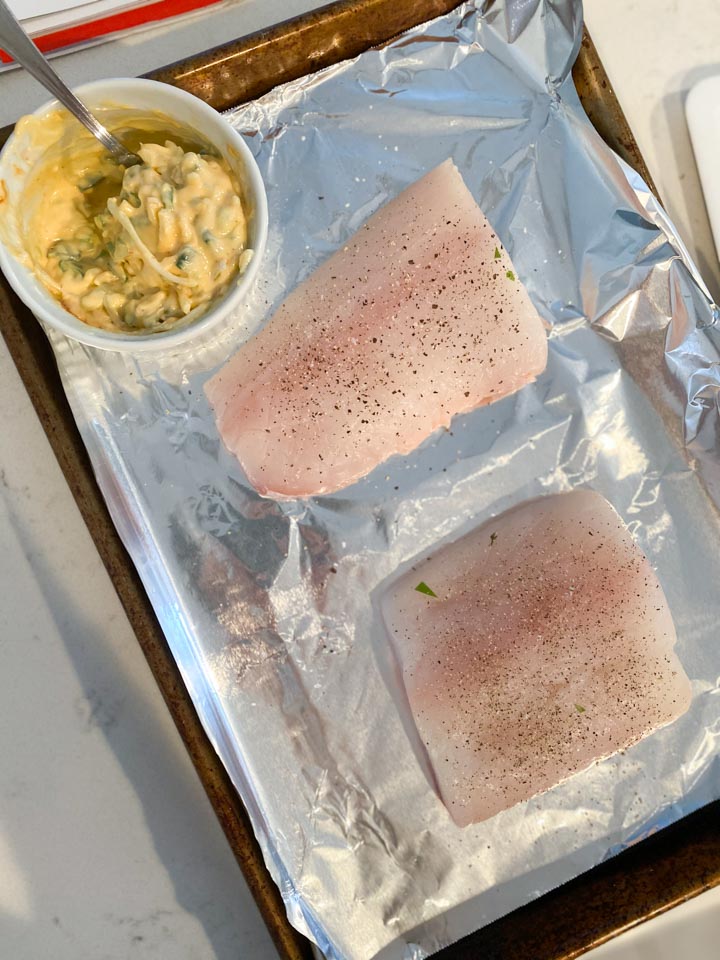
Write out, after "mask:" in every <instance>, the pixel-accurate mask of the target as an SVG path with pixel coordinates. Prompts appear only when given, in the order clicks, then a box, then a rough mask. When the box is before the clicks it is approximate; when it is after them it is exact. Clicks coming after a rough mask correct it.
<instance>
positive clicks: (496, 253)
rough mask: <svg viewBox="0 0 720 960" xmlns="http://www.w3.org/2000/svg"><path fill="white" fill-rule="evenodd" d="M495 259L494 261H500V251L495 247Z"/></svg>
mask: <svg viewBox="0 0 720 960" xmlns="http://www.w3.org/2000/svg"><path fill="white" fill-rule="evenodd" d="M495 259H496V260H499V259H500V251H499V250H498V248H497V247H495Z"/></svg>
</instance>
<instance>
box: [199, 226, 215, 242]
mask: <svg viewBox="0 0 720 960" xmlns="http://www.w3.org/2000/svg"><path fill="white" fill-rule="evenodd" d="M214 240H215V234H214V233H213V232H212V230H207V229H206V230H203V232H202V242H203V243H212V242H213V241H214Z"/></svg>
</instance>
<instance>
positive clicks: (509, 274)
mask: <svg viewBox="0 0 720 960" xmlns="http://www.w3.org/2000/svg"><path fill="white" fill-rule="evenodd" d="M505 276H506V277H507V278H508V280H514V279H515V274H514V273H513V272H512V270H508V272H507V273H506V274H505Z"/></svg>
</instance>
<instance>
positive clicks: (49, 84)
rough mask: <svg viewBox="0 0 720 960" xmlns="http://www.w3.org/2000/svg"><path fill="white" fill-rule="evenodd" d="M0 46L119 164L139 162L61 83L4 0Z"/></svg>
mask: <svg viewBox="0 0 720 960" xmlns="http://www.w3.org/2000/svg"><path fill="white" fill-rule="evenodd" d="M0 46H2V48H3V50H5V51H6V52H7V53H9V54H10V56H11V57H12V58H13V59H14V60H15V61H16V62H17V63H19V64H21V65H22V66H23V67H25V69H26V70H27V72H28V73H29V74H31V75H32V76H33V77H35V79H36V80H39V81H40V83H41V84H42V85H43V86H44V87H45V88H46V89H47V90H49V91H50V93H52V95H53V96H54V97H56V98H57V99H58V100H59V101H60V103H61V104H62V105H63V106H64V107H66V108H67V109H68V110H69V111H70V113H72V115H73V116H74V117H77V119H78V120H79V121H80V123H82V124H84V125H85V126H86V127H87V128H88V130H89V131H90V133H91V134H92V135H93V136H94V137H97V139H98V140H99V141H100V143H102V145H103V146H104V147H105V149H106V150H109V151H110V153H111V154H112V155H113V156H114V157H115V159H116V161H117V162H118V163H119V164H121V165H122V166H124V167H132V166H134V165H135V164H136V163H142V160H141V159H140V157H139V156H138V155H137V154H136V153H131V152H130V151H129V150H127V149H126V148H125V147H124V146H123V145H122V144H121V143H120V141H119V140H117V139H116V138H115V137H114V136H113V135H112V134H111V133H110V131H109V130H107V129H106V128H105V127H104V126H103V125H102V124H101V123H100V121H99V120H98V119H97V118H96V117H94V116H93V114H92V113H90V111H89V110H88V108H87V107H86V106H85V104H84V103H83V102H82V101H81V100H78V98H77V97H76V96H75V94H74V93H73V92H72V90H70V88H69V87H67V86H66V85H65V83H63V81H62V80H61V79H60V77H59V76H58V75H57V73H55V71H54V70H53V68H52V67H51V66H50V64H49V63H48V61H47V60H46V59H45V57H44V56H43V54H42V53H40V51H39V50H38V48H37V47H36V46H35V44H34V43H33V42H32V40H31V39H30V37H29V36H28V35H27V34H26V33H25V31H24V30H23V28H22V27H21V26H20V24H19V23H18V22H17V20H16V19H15V17H14V15H13V13H12V10H10V8H9V7H8V5H7V4H6V2H5V0H0Z"/></svg>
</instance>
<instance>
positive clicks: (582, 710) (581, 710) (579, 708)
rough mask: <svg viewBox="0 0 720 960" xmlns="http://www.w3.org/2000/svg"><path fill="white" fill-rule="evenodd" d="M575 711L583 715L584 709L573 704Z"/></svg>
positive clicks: (577, 704)
mask: <svg viewBox="0 0 720 960" xmlns="http://www.w3.org/2000/svg"><path fill="white" fill-rule="evenodd" d="M575 709H576V710H577V712H578V713H585V707H583V706H581V705H580V704H579V703H576V704H575Z"/></svg>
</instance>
